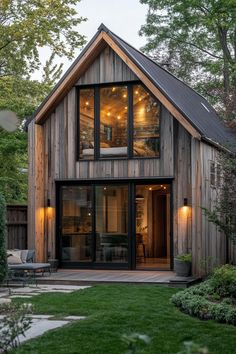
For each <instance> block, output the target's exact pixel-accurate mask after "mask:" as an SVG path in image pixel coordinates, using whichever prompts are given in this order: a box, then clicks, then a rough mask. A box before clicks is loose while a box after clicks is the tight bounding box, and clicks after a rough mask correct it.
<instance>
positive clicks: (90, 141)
mask: <svg viewBox="0 0 236 354" xmlns="http://www.w3.org/2000/svg"><path fill="white" fill-rule="evenodd" d="M79 117H80V140H79V141H80V144H79V152H80V153H79V156H80V158H81V159H83V158H84V157H86V158H89V159H93V158H94V89H83V90H80V99H79Z"/></svg>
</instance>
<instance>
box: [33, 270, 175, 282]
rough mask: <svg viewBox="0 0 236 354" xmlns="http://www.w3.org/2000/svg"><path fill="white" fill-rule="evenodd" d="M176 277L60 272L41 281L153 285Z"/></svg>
mask: <svg viewBox="0 0 236 354" xmlns="http://www.w3.org/2000/svg"><path fill="white" fill-rule="evenodd" d="M173 277H175V273H174V272H172V271H140V270H138V271H129V270H125V271H124V270H119V271H118V270H88V269H86V270H84V269H80V270H74V269H73V270H70V269H66V270H65V269H63V270H58V272H56V273H52V274H51V275H50V276H44V277H42V278H40V279H39V281H40V282H50V283H56V282H60V283H63V282H66V283H68V282H70V283H71V284H75V283H81V282H88V283H90V282H91V283H100V282H101V283H151V284H169V281H170V279H173Z"/></svg>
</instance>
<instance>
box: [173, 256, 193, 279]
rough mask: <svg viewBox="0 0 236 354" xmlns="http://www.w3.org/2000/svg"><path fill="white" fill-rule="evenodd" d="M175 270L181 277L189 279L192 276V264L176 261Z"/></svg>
mask: <svg viewBox="0 0 236 354" xmlns="http://www.w3.org/2000/svg"><path fill="white" fill-rule="evenodd" d="M174 270H175V272H176V275H178V276H180V277H188V276H189V275H190V274H191V263H190V262H185V261H181V260H179V259H176V258H175V259H174Z"/></svg>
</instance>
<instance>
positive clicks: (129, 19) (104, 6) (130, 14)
mask: <svg viewBox="0 0 236 354" xmlns="http://www.w3.org/2000/svg"><path fill="white" fill-rule="evenodd" d="M147 9H148V7H147V6H146V5H142V4H140V2H139V0H82V1H81V2H80V3H79V4H78V5H77V10H78V13H79V15H80V16H83V17H86V18H87V19H88V20H87V21H86V22H82V23H81V24H80V25H79V27H78V31H79V33H80V34H83V35H85V36H86V38H87V40H90V39H91V38H92V37H93V36H94V34H95V33H96V32H97V29H98V27H99V26H100V24H101V23H104V25H105V26H107V27H108V28H109V29H110V30H111V31H113V32H115V33H116V34H117V35H118V36H119V37H121V38H123V39H124V40H126V41H127V42H128V43H130V44H132V45H133V46H134V47H136V48H137V49H140V47H142V46H143V45H144V44H145V38H144V37H140V36H139V35H138V31H139V30H140V27H141V25H143V24H144V23H145V21H146V14H147ZM79 52H80V50H78V51H75V53H76V54H75V58H76V57H77V56H78V55H79ZM49 56H50V50H49V49H48V48H43V49H41V50H40V59H41V62H42V63H43V64H44V63H45V62H46V60H47V59H48V58H49ZM61 61H63V62H64V67H63V71H64V72H65V71H66V70H67V69H68V67H69V66H70V64H71V63H72V62H73V61H72V62H69V61H68V60H66V59H61V58H59V59H57V62H58V63H60V62H61ZM32 78H33V79H37V80H40V79H41V71H37V72H35V73H34V74H33V76H32Z"/></svg>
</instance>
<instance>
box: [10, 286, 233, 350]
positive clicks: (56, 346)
mask: <svg viewBox="0 0 236 354" xmlns="http://www.w3.org/2000/svg"><path fill="white" fill-rule="evenodd" d="M176 291H177V290H176V289H170V288H166V287H159V286H154V285H143V286H142V285H139V286H137V285H97V286H94V287H92V288H90V289H86V290H82V291H79V292H73V293H71V294H58V293H57V294H43V295H40V296H37V297H33V298H32V299H30V302H31V303H33V305H34V308H35V313H39V314H53V315H55V316H56V317H58V318H61V317H63V316H66V315H83V316H87V319H86V320H82V321H78V322H74V323H72V324H70V325H67V326H65V327H63V328H60V329H57V330H54V331H50V332H48V333H47V334H45V335H43V336H42V337H40V338H38V339H34V340H31V341H29V342H27V343H26V344H24V345H23V346H22V347H21V348H20V349H18V350H17V351H15V352H14V353H16V352H17V353H21V354H26V353H31V354H32V353H34V354H36V353H37V354H39V353H42V354H51V353H52V354H59V353H63V354H72V353H73V354H74V353H81V354H94V353H96V354H122V353H125V351H126V350H127V348H126V346H125V344H124V343H123V342H122V341H121V336H122V334H131V333H133V332H138V333H141V334H147V335H148V336H150V337H151V339H152V342H151V344H150V345H148V346H145V347H143V348H141V351H140V353H145V354H148V353H153V354H164V353H177V352H178V351H179V350H180V349H182V344H183V342H184V341H194V342H195V343H198V344H201V345H203V346H207V347H208V348H209V350H210V353H214V354H233V353H236V346H235V338H236V328H235V327H233V326H229V325H222V324H218V323H215V322H213V321H200V320H198V319H196V318H192V317H190V316H188V315H185V314H183V313H181V312H180V311H179V310H178V309H177V308H175V307H174V306H173V305H172V304H171V303H170V297H171V296H172V294H174V293H175V292H176ZM24 302H25V299H24Z"/></svg>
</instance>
